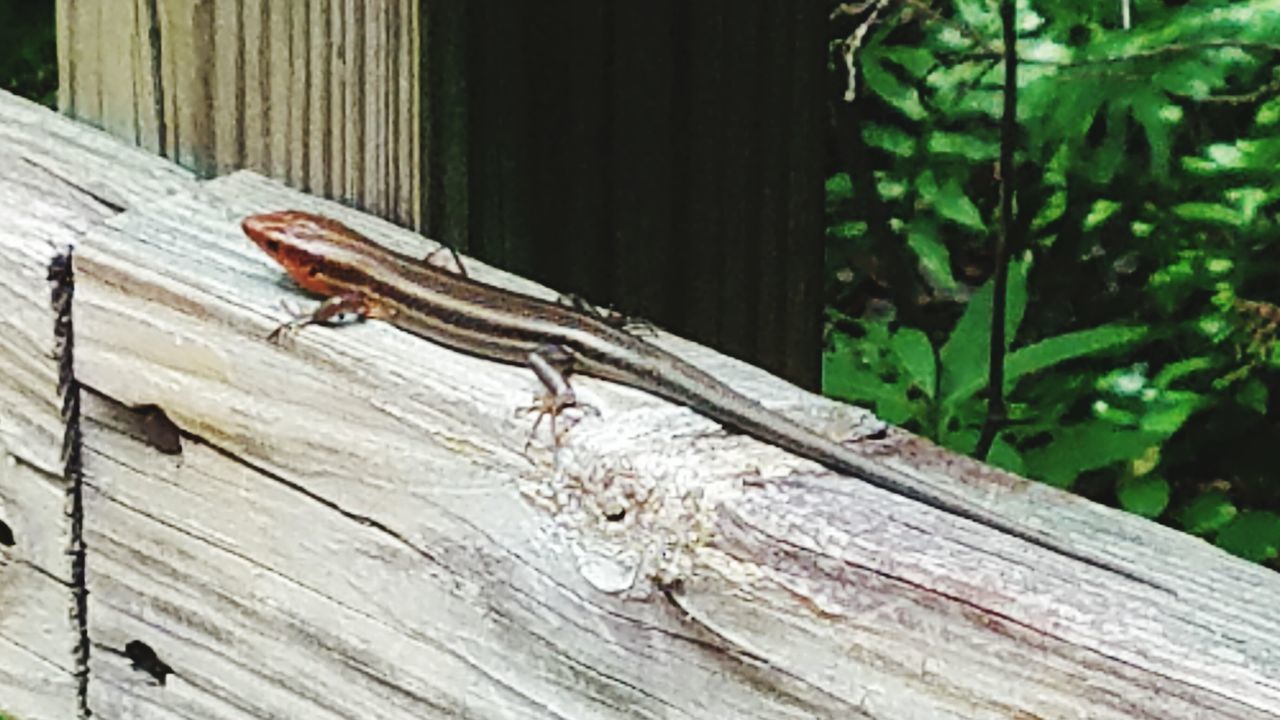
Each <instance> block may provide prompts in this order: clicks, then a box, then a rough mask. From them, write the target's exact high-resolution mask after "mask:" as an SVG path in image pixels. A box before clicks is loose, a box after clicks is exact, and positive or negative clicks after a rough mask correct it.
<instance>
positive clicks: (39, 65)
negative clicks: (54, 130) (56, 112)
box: [0, 2, 58, 105]
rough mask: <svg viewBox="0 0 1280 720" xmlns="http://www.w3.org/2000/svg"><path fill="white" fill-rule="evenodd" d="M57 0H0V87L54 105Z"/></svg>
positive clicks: (56, 80)
mask: <svg viewBox="0 0 1280 720" xmlns="http://www.w3.org/2000/svg"><path fill="white" fill-rule="evenodd" d="M53 13H54V3H52V2H0V89H3V90H5V91H8V92H11V93H14V94H16V95H21V96H23V97H27V98H31V99H32V100H35V101H37V102H40V103H44V104H45V105H53V103H54V100H55V96H56V93H57V89H58V61H57V57H56V52H55V51H56V46H55V45H54V16H53Z"/></svg>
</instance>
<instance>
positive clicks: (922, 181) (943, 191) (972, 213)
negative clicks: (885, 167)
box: [916, 170, 986, 230]
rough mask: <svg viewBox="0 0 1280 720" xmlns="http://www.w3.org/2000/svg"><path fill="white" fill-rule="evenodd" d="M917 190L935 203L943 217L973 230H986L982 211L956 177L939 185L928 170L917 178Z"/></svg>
mask: <svg viewBox="0 0 1280 720" xmlns="http://www.w3.org/2000/svg"><path fill="white" fill-rule="evenodd" d="M916 190H917V192H919V193H920V197H921V198H922V199H924V200H925V201H926V202H928V203H930V204H932V205H933V207H934V209H935V210H937V211H938V214H939V215H941V216H942V217H944V218H946V219H947V220H950V221H952V222H954V223H957V224H959V225H963V226H964V227H967V228H969V229H971V230H985V229H986V227H985V226H984V225H983V224H982V213H981V212H979V211H978V207H977V206H976V205H974V204H973V201H972V200H970V199H969V197H968V196H967V195H965V194H964V188H963V187H961V185H960V181H959V180H957V179H956V178H948V179H947V182H946V184H944V185H942V186H939V185H938V181H937V179H935V178H934V176H933V172H932V171H930V170H926V171H924V172H923V173H921V175H920V177H919V178H918V179H917V180H916Z"/></svg>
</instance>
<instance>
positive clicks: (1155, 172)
mask: <svg viewBox="0 0 1280 720" xmlns="http://www.w3.org/2000/svg"><path fill="white" fill-rule="evenodd" d="M1130 106H1131V107H1132V108H1133V119H1134V120H1137V121H1138V124H1139V125H1141V126H1142V130H1143V132H1145V133H1146V136H1147V147H1148V148H1150V150H1151V178H1152V179H1153V180H1155V181H1157V182H1161V181H1163V180H1166V179H1167V178H1168V173H1169V148H1170V144H1171V141H1170V133H1169V131H1170V127H1171V125H1172V124H1173V123H1171V122H1169V121H1168V120H1167V119H1166V118H1168V117H1173V116H1174V114H1172V113H1168V112H1164V108H1165V107H1168V105H1167V104H1166V100H1165V97H1164V94H1163V93H1142V94H1141V95H1140V96H1139V97H1136V98H1134V99H1133V102H1132V103H1131V104H1130ZM1174 107H1176V106H1174Z"/></svg>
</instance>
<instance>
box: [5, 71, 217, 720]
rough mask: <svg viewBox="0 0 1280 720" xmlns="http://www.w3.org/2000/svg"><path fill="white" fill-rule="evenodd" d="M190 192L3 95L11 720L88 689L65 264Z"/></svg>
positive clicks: (181, 181)
mask: <svg viewBox="0 0 1280 720" xmlns="http://www.w3.org/2000/svg"><path fill="white" fill-rule="evenodd" d="M191 182H192V181H191V178H190V175H189V174H188V173H186V172H185V171H182V170H180V169H178V168H176V167H174V166H173V165H171V164H169V163H167V162H165V161H163V160H160V159H158V158H156V157H154V156H152V155H150V154H147V153H145V152H143V151H140V150H137V149H131V148H127V147H124V146H122V145H121V143H120V142H119V141H117V140H115V139H113V138H110V137H108V136H107V135H106V134H105V133H103V132H100V131H97V130H93V129H92V128H88V127H85V126H83V125H81V124H79V123H75V122H72V121H70V120H67V119H66V118H63V117H60V116H58V115H57V114H56V113H53V112H50V111H49V110H48V109H46V108H42V107H39V106H37V105H35V104H34V103H31V102H28V101H26V100H22V99H19V98H16V97H14V96H12V95H9V94H7V93H2V92H0V214H3V216H4V217H3V219H2V220H0V714H3V713H9V714H10V715H12V717H14V718H15V720H67V719H68V718H76V717H78V716H79V714H80V712H81V709H82V707H81V700H82V698H81V694H82V691H83V688H84V687H85V682H86V680H87V676H86V672H87V668H86V667H85V665H84V659H85V655H84V651H85V649H86V648H85V643H86V642H87V636H86V635H85V633H84V630H85V627H84V617H83V613H82V612H81V610H82V606H81V603H82V602H83V592H82V591H83V568H84V553H83V548H82V546H80V545H79V544H78V540H77V533H76V523H78V522H79V521H80V519H81V518H82V508H81V507H80V503H79V501H78V498H77V495H78V491H77V482H78V476H77V474H76V472H75V468H74V467H68V460H73V459H74V448H75V447H76V445H77V443H76V440H75V435H74V431H73V432H72V433H71V434H70V435H69V434H68V422H67V420H68V418H70V417H71V416H72V415H73V414H74V412H75V407H76V392H75V387H74V385H63V386H62V387H61V388H60V384H59V378H60V376H62V377H64V378H70V377H71V369H72V368H71V361H72V358H71V356H70V355H69V354H68V353H69V351H70V350H71V349H72V348H71V347H70V346H69V345H68V344H67V343H66V342H65V340H66V337H67V335H66V330H67V329H68V328H67V326H66V325H65V321H66V319H67V318H68V317H69V314H70V309H71V308H70V304H69V303H68V302H67V299H68V297H67V294H66V293H67V291H68V290H70V289H71V284H70V279H69V274H68V273H67V272H65V270H69V263H68V262H67V261H66V253H67V251H68V250H69V249H70V248H71V247H73V246H74V245H75V243H76V242H78V241H79V239H80V237H81V235H82V234H83V233H84V231H85V230H87V229H88V228H89V227H92V226H93V225H94V224H96V223H99V222H101V221H102V220H103V219H105V218H107V217H110V216H111V215H114V214H115V213H116V212H119V211H120V210H122V209H124V208H128V207H133V206H135V205H138V204H140V203H143V202H145V201H146V200H147V199H150V198H156V197H160V196H163V195H165V194H167V193H170V192H173V191H175V190H176V189H178V188H180V187H184V186H186V185H188V184H190V183H191ZM51 275H54V276H57V277H55V278H54V282H52V283H51V280H50V276H51ZM55 284H56V285H58V297H59V298H60V300H61V301H60V302H58V303H56V304H55V302H54V301H53V295H54V286H55Z"/></svg>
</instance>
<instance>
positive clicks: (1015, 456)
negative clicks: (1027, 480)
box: [986, 433, 1026, 475]
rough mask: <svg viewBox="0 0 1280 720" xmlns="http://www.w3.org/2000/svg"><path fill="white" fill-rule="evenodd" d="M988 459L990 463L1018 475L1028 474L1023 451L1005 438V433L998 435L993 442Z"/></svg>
mask: <svg viewBox="0 0 1280 720" xmlns="http://www.w3.org/2000/svg"><path fill="white" fill-rule="evenodd" d="M986 461H987V463H988V464H989V465H995V466H996V467H998V468H1003V469H1005V470H1008V471H1009V472H1011V473H1014V474H1016V475H1026V468H1025V466H1024V464H1023V462H1022V453H1020V452H1018V448H1016V447H1014V446H1013V445H1010V444H1009V442H1008V441H1006V440H1005V439H1004V433H1001V434H999V435H996V439H995V442H993V443H991V452H989V453H987V457H986Z"/></svg>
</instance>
